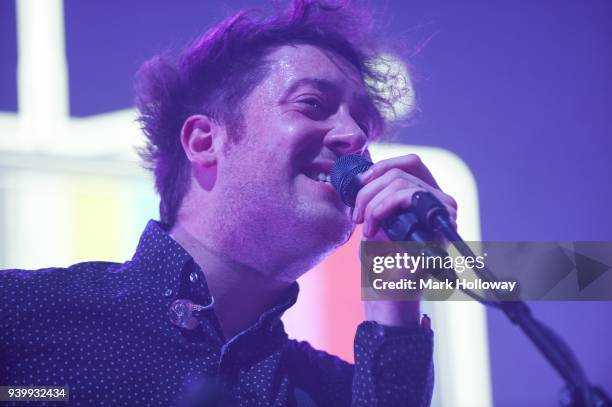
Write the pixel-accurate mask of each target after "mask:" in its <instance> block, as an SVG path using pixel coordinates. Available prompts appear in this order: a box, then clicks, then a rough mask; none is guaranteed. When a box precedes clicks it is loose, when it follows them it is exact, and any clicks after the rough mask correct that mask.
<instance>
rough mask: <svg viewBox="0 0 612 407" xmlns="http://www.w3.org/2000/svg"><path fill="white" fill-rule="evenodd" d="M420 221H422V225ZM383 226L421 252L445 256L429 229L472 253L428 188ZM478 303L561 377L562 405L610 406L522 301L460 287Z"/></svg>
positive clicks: (489, 276) (482, 274)
mask: <svg viewBox="0 0 612 407" xmlns="http://www.w3.org/2000/svg"><path fill="white" fill-rule="evenodd" d="M423 225H426V226H425V227H423ZM383 229H384V230H385V232H386V233H387V235H388V236H389V238H390V239H391V240H395V241H407V240H412V241H415V242H420V243H422V245H421V247H420V248H421V250H422V252H423V253H424V254H427V255H433V256H440V255H442V256H446V255H447V254H446V250H444V249H443V248H442V247H440V245H438V244H436V243H435V241H436V239H435V235H434V233H432V232H431V231H434V232H440V233H442V234H443V235H444V237H445V238H446V239H447V240H448V241H449V242H451V244H453V246H455V247H456V248H457V250H459V252H460V253H461V254H462V255H463V256H466V257H467V256H472V257H475V255H474V253H473V252H472V250H471V249H470V247H469V246H468V245H467V244H466V243H465V242H464V241H463V239H462V238H461V236H460V235H459V234H458V233H457V232H456V231H455V229H454V228H453V227H452V225H451V223H450V220H449V216H448V212H447V211H446V208H445V207H444V205H442V203H440V201H439V200H438V199H437V198H436V197H435V196H434V195H433V194H431V193H429V192H417V193H415V194H414V195H413V198H412V207H411V211H410V212H409V213H406V214H404V216H402V217H395V218H391V219H388V220H386V221H385V222H383ZM474 272H475V273H476V275H477V276H478V277H479V278H481V279H482V280H484V281H487V282H494V281H497V278H496V277H495V275H494V274H493V273H492V272H491V271H490V270H489V269H488V268H487V267H486V266H485V267H483V268H482V269H474ZM453 276H455V277H456V274H455V271H454V270H452V269H451V270H446V273H445V274H444V275H441V276H439V277H441V279H448V278H454V277H453ZM462 291H463V292H465V293H466V294H468V295H469V296H470V297H472V298H474V299H476V300H477V301H479V302H480V303H481V304H483V305H485V306H489V307H492V308H496V309H499V310H501V311H502V312H503V313H504V314H505V315H506V316H507V317H508V319H509V320H510V321H511V322H512V323H513V324H515V325H518V327H519V328H520V329H521V330H522V331H523V332H524V333H525V334H526V335H527V337H528V338H529V339H530V340H531V342H532V343H533V344H534V345H535V346H536V348H537V349H538V350H539V351H540V353H542V354H543V355H544V358H545V359H546V360H548V362H549V363H550V364H551V365H552V366H553V367H554V369H555V370H556V371H557V373H559V375H560V376H561V377H562V378H563V380H564V381H565V383H566V385H565V387H564V389H563V391H562V393H561V396H560V404H561V405H562V406H564V407H610V406H612V401H610V398H609V397H608V396H607V395H606V394H605V392H604V391H603V390H602V389H601V388H599V387H593V386H591V385H590V384H589V382H588V380H587V378H586V375H585V373H584V370H583V369H582V367H581V366H580V364H579V362H578V361H577V359H576V357H575V356H574V354H573V353H572V351H571V350H570V349H569V347H568V346H567V344H566V343H565V342H564V341H563V340H562V339H561V338H560V337H559V336H558V335H557V334H556V333H554V332H553V331H552V330H551V329H550V328H549V327H547V326H546V325H544V324H543V323H541V322H540V321H538V320H537V319H535V318H534V317H533V315H532V313H531V309H530V308H529V306H528V305H527V304H526V303H525V302H524V301H520V300H518V301H499V297H498V301H488V300H485V299H484V298H482V297H480V296H479V295H477V294H475V293H473V292H471V291H470V290H462Z"/></svg>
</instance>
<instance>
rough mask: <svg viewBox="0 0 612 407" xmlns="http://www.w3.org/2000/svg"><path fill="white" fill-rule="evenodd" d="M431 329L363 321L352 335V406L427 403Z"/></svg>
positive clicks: (429, 390) (430, 382)
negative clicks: (390, 325)
mask: <svg viewBox="0 0 612 407" xmlns="http://www.w3.org/2000/svg"><path fill="white" fill-rule="evenodd" d="M433 373H434V370H433V332H432V331H431V329H428V328H397V327H388V326H383V325H380V324H378V323H376V322H374V321H365V322H363V323H361V324H360V325H359V327H358V328H357V333H356V335H355V370H354V376H353V387H352V389H353V392H352V393H353V394H352V405H353V406H355V407H356V406H429V405H430V403H431V396H432V392H433Z"/></svg>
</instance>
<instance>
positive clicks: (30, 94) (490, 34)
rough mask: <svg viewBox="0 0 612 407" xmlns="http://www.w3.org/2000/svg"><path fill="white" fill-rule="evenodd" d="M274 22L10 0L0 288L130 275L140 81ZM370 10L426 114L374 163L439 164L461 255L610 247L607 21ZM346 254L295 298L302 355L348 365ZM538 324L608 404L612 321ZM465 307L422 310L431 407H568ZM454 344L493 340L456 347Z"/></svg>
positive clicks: (538, 6)
mask: <svg viewBox="0 0 612 407" xmlns="http://www.w3.org/2000/svg"><path fill="white" fill-rule="evenodd" d="M373 3H374V2H373ZM264 4H267V3H266V2H263V1H255V0H253V1H238V0H231V1H212V0H207V1H204V0H182V1H181V2H174V3H173V4H170V2H167V1H164V2H162V1H152V0H147V1H145V0H131V1H129V2H121V1H119V0H105V1H89V2H81V1H77V0H64V1H61V0H44V1H39V0H0V268H15V267H20V268H38V267H45V266H52V265H53V266H65V265H68V264H71V263H75V262H78V261H85V260H109V261H123V260H126V259H128V258H130V257H131V256H132V253H133V250H134V248H135V246H136V243H137V239H138V236H139V235H140V233H141V231H142V229H143V228H144V225H145V224H146V221H147V220H148V219H150V218H157V198H156V196H155V194H154V191H153V188H152V181H151V178H150V176H149V175H148V174H147V173H146V172H145V171H144V170H142V168H140V164H139V161H138V158H137V156H136V154H135V153H134V148H135V147H136V146H138V145H141V144H142V136H141V135H140V133H139V130H138V126H137V125H136V123H135V122H134V119H135V112H134V110H133V90H132V89H133V77H134V73H135V71H136V70H137V69H138V67H139V65H140V64H141V63H142V62H143V61H144V60H146V59H147V58H149V57H150V56H152V55H153V54H155V53H157V52H159V51H163V50H176V49H180V47H181V46H182V45H183V44H185V42H187V41H189V40H191V39H192V38H194V37H195V36H197V35H198V34H200V33H201V32H202V30H203V29H205V28H206V27H208V26H209V25H210V24H212V23H214V22H216V21H218V20H219V18H221V17H225V16H227V15H229V14H230V13H231V12H232V11H236V10H237V9H239V8H242V7H250V6H261V5H264ZM374 4H375V6H376V9H377V10H378V11H379V12H380V13H381V15H383V16H385V17H384V19H382V20H381V21H382V22H383V25H384V28H385V30H386V31H387V32H388V33H389V35H390V36H391V37H392V38H394V39H395V41H403V42H404V43H405V44H406V48H407V49H413V50H414V52H413V53H412V54H411V57H410V59H409V61H408V63H409V65H410V68H411V80H412V83H413V87H414V91H415V94H416V106H417V107H416V110H415V112H414V116H413V119H412V122H413V124H412V125H411V126H410V127H407V128H403V129H401V130H399V131H397V132H396V134H395V135H394V138H393V141H394V143H395V144H394V147H393V148H394V149H393V150H388V149H387V150H384V149H383V150H384V151H383V150H381V151H382V152H381V154H382V155H384V154H386V153H389V151H401V152H406V151H416V152H419V153H421V152H422V153H423V155H424V157H430V158H431V160H430V162H431V161H433V162H434V164H435V165H431V167H432V169H433V170H434V175H436V176H437V177H439V178H441V179H443V180H444V182H441V185H442V186H443V187H444V189H446V190H448V191H449V192H451V191H452V192H453V194H458V195H459V196H460V198H461V199H458V201H459V202H460V203H461V204H464V205H465V207H463V208H460V215H459V216H460V218H459V226H460V231H461V232H462V233H463V234H464V236H465V237H466V238H473V239H478V238H482V239H484V240H612V231H611V230H612V229H611V228H610V226H612V222H610V221H609V220H608V213H609V207H610V204H609V202H610V201H609V200H611V199H612V188H611V185H612V184H611V183H610V177H611V176H612V162H611V157H612V75H610V73H611V72H612V2H610V1H605V0H589V1H569V0H567V1H549V0H534V1H500V2H486V1H476V0H469V1H468V0H466V1H462V2H455V3H452V4H451V3H447V2H442V1H437V0H434V1H428V2H423V1H405V0H404V1H399V0H395V1H391V0H385V1H380V2H378V1H377V2H375V3H374ZM421 45H425V46H423V47H421ZM417 51H418V52H417ZM383 153H384V154H383ZM426 163H427V160H426ZM453 165H454V166H455V167H453ZM449 168H459V169H460V171H459V170H458V171H459V172H461V174H462V175H461V176H457V177H452V176H450V175H449V174H445V172H454V171H450V170H449ZM355 244H356V242H351V244H349V245H348V246H347V247H345V248H343V249H342V250H341V251H340V252H339V253H338V254H337V255H336V256H334V257H332V258H330V259H329V260H328V261H326V262H325V263H324V264H323V265H322V266H321V267H320V268H318V269H317V270H316V271H315V272H313V273H311V274H310V275H309V277H308V279H306V280H305V281H303V282H302V288H303V289H302V294H303V295H302V298H300V304H299V305H298V307H297V308H296V310H292V312H293V314H291V315H288V321H287V325H288V330H289V332H290V333H293V334H294V336H296V337H301V338H304V339H308V340H310V341H311V342H313V344H315V345H316V346H318V347H321V348H323V349H326V350H328V351H330V352H332V353H336V354H339V355H341V356H342V357H344V358H346V359H348V360H351V359H352V336H353V334H354V328H355V326H356V324H357V323H358V322H359V320H360V318H361V317H362V314H361V308H360V304H359V280H358V275H357V274H356V273H354V271H355V270H353V268H352V267H353V266H355V267H356V264H357V263H356V246H355ZM349 265H350V266H351V267H349ZM349 271H353V272H352V273H349ZM531 305H532V307H533V310H534V313H535V314H536V316H537V317H538V318H539V319H541V320H543V321H544V322H546V323H547V324H549V325H550V326H551V327H553V328H554V329H555V330H556V331H557V332H558V333H560V334H561V335H562V336H563V337H564V338H565V339H566V340H567V341H568V343H569V345H570V346H571V347H572V348H573V349H574V350H575V352H576V354H577V356H578V359H579V360H580V361H581V362H582V363H583V365H584V367H585V370H586V372H587V374H588V376H589V378H590V379H591V381H592V382H593V383H594V384H598V385H601V386H602V387H604V388H605V389H606V391H607V392H608V394H611V393H612V363H611V361H612V348H611V347H610V346H609V340H610V338H612V304H611V303H610V302H563V303H561V302H557V303H550V302H549V303H544V302H540V303H532V304H531ZM428 307H429V308H428ZM436 307H438V308H436ZM474 307H479V306H478V305H477V304H468V306H467V308H466V307H465V304H460V303H453V304H444V306H443V307H442V308H440V306H439V305H436V304H433V305H432V304H427V305H426V309H431V310H432V313H433V314H434V323H436V321H437V324H436V326H435V327H436V335H437V338H436V340H437V341H438V342H437V343H438V344H440V346H439V349H442V350H443V351H444V352H442V353H438V354H437V355H436V358H437V359H436V363H437V372H436V374H437V388H436V392H437V394H436V399H435V404H436V405H445V406H454V405H466V406H476V405H495V406H519V405H520V406H535V405H537V406H553V405H557V400H558V394H559V390H560V388H561V386H562V381H561V380H560V378H559V377H558V376H557V375H556V373H555V372H554V371H553V370H552V368H550V367H549V366H548V365H547V363H546V362H545V361H544V360H543V359H542V357H541V356H540V355H539V354H538V353H537V352H536V351H535V349H534V348H533V346H532V345H531V344H530V343H529V342H528V340H527V339H525V338H524V337H523V335H522V333H521V332H519V331H518V329H516V328H515V327H513V326H512V325H511V324H510V323H509V322H507V321H506V320H505V317H503V316H502V315H500V314H499V313H497V312H494V311H487V312H486V313H485V312H484V310H482V309H480V308H474ZM436 318H437V320H436ZM462 330H463V331H470V332H482V334H478V335H476V339H474V340H466V337H462V338H463V340H454V339H455V338H458V337H455V336H453V335H461V334H460V332H461V331H462ZM449 338H451V339H453V340H449ZM467 338H468V339H469V337H467ZM455 355H464V359H461V360H460V359H458V356H457V357H456V356H455ZM453 358H454V363H449V362H448V359H453ZM466 358H467V359H466ZM470 358H473V359H470ZM440 366H449V368H448V369H440ZM474 366H477V367H479V369H478V372H479V373H474V369H473V368H474ZM481 367H482V368H481ZM483 375H484V377H483ZM470 381H472V382H473V383H472V384H470ZM445 386H446V389H448V394H453V395H456V397H449V396H447V397H444V395H443V394H444V392H445ZM452 386H459V387H463V388H465V389H468V390H469V391H462V390H461V388H453V389H450V387H452ZM467 393H470V394H473V395H472V396H470V395H469V394H467Z"/></svg>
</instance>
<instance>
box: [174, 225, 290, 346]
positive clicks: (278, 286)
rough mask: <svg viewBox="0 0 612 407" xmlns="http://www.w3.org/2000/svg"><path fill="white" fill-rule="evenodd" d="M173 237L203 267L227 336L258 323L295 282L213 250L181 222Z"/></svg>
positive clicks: (216, 311) (230, 336)
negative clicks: (281, 278)
mask: <svg viewBox="0 0 612 407" xmlns="http://www.w3.org/2000/svg"><path fill="white" fill-rule="evenodd" d="M170 236H172V238H173V239H174V240H175V241H176V242H177V243H179V244H180V245H181V246H182V247H183V248H184V249H185V250H186V251H187V252H188V253H189V254H190V255H191V257H193V259H194V261H195V262H196V263H197V264H198V265H199V266H200V268H201V269H202V271H203V273H204V275H205V277H206V282H207V284H208V288H209V290H210V293H211V295H212V296H213V298H214V299H215V304H214V309H215V314H216V316H217V319H218V320H219V323H220V324H221V329H222V330H223V334H224V335H225V338H226V339H230V338H232V337H234V336H235V335H237V334H238V333H240V332H242V331H244V330H245V329H247V328H248V327H250V326H252V325H253V324H254V323H255V322H257V320H258V318H259V316H260V315H261V314H262V313H263V312H265V311H266V310H268V309H270V308H271V307H272V306H273V305H274V304H275V303H276V302H277V301H278V300H279V298H280V297H281V296H282V294H283V293H284V292H286V290H287V288H288V287H289V286H290V285H291V282H283V281H278V280H274V279H273V278H271V277H267V276H266V275H265V274H264V273H262V272H261V271H259V270H256V269H254V268H252V267H249V266H246V265H244V264H240V263H238V262H235V261H233V260H232V258H231V256H228V255H223V254H221V253H217V252H215V251H213V250H211V249H210V248H209V247H207V246H206V245H205V244H204V243H203V242H202V241H201V240H200V239H198V238H197V237H196V236H195V235H194V234H192V233H190V232H189V231H188V230H187V228H186V227H183V226H182V225H181V224H179V223H178V222H177V223H176V224H175V225H174V226H173V227H172V230H171V231H170ZM263 271H264V272H266V271H268V272H269V271H270V270H263Z"/></svg>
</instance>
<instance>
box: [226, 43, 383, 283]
mask: <svg viewBox="0 0 612 407" xmlns="http://www.w3.org/2000/svg"><path fill="white" fill-rule="evenodd" d="M268 60H269V61H271V62H270V63H269V65H270V72H269V74H268V76H267V77H266V78H265V79H264V80H263V81H262V82H261V83H260V84H259V85H258V86H257V87H256V88H255V89H254V90H253V92H252V93H251V94H250V95H249V96H248V97H247V98H246V99H245V101H244V104H243V110H242V111H243V117H244V128H243V132H244V134H243V135H242V139H241V140H240V141H239V142H237V143H236V144H232V145H229V146H227V148H226V149H225V151H224V155H223V157H222V158H221V159H220V161H219V169H218V175H217V176H218V178H217V182H218V186H219V188H221V192H222V193H221V195H220V197H221V198H220V199H221V202H220V204H221V205H223V207H224V211H223V212H224V213H225V215H227V216H224V219H223V221H224V222H225V223H226V224H227V223H229V224H230V225H232V226H234V225H235V226H236V228H237V229H234V230H239V231H241V233H243V234H244V235H245V236H246V237H245V239H260V241H259V243H260V245H261V243H262V242H265V244H266V248H267V249H269V250H270V252H267V253H266V254H267V255H274V254H276V255H277V256H279V258H280V259H283V258H284V257H285V256H291V257H294V258H299V257H301V258H303V259H304V261H305V264H306V265H307V264H309V263H313V264H314V263H316V261H317V260H320V258H321V256H323V255H325V254H326V253H328V252H329V251H330V250H332V249H333V248H335V247H337V246H338V245H341V244H342V243H344V242H345V241H346V240H348V238H349V237H350V235H351V233H352V232H353V230H354V224H353V222H352V221H351V219H350V210H349V208H347V207H346V206H345V205H344V204H343V203H342V201H341V200H340V198H339V196H338V194H337V193H336V192H335V190H334V188H333V186H332V185H331V184H330V183H329V182H322V181H319V180H318V179H319V178H321V179H325V178H326V177H327V176H328V175H329V172H330V169H331V166H332V165H333V163H334V161H335V159H336V158H337V157H338V156H340V155H342V154H347V153H363V152H364V151H365V149H366V147H367V142H368V134H367V132H368V126H369V124H370V120H371V119H372V118H373V116H372V115H373V110H372V109H373V106H372V105H371V101H370V99H369V98H368V96H367V93H366V90H365V88H364V85H363V83H362V81H361V79H360V76H359V74H358V72H357V71H356V69H355V68H354V67H353V66H351V65H350V64H349V63H348V62H347V61H346V60H344V59H343V58H342V57H340V56H338V55H336V54H333V53H331V52H329V51H324V50H321V49H319V48H316V47H314V46H309V45H299V46H284V47H280V48H278V49H277V50H275V51H274V52H272V53H271V54H270V55H269V56H268ZM230 225H227V226H230ZM230 227H231V226H230ZM287 261H295V260H290V259H287ZM310 266H312V264H310ZM304 271H306V270H304Z"/></svg>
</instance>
